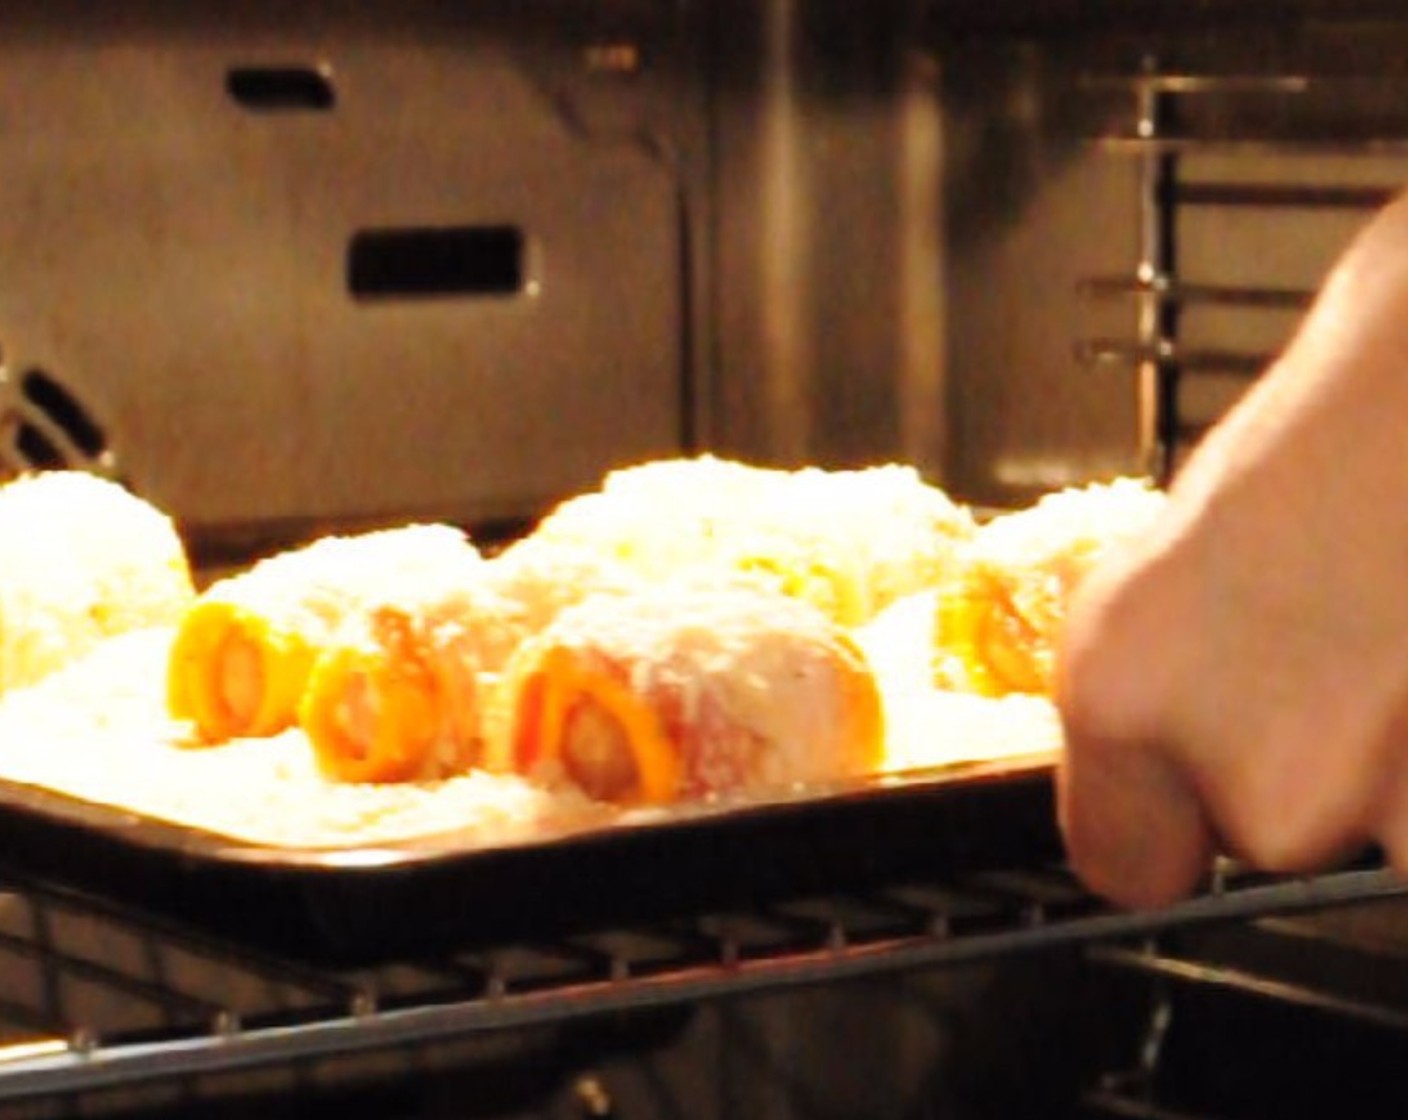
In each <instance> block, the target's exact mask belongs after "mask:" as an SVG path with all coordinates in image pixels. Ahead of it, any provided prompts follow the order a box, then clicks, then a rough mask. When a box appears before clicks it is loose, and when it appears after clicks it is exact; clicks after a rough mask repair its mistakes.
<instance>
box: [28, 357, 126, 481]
mask: <svg viewBox="0 0 1408 1120" xmlns="http://www.w3.org/2000/svg"><path fill="white" fill-rule="evenodd" d="M115 466H116V464H115V460H114V458H113V455H112V450H111V448H110V447H109V446H108V440H107V435H106V433H105V432H104V431H103V428H102V426H101V425H100V424H99V423H98V421H97V420H96V419H95V418H94V416H93V414H92V413H91V411H90V410H89V409H88V408H87V407H85V405H84V404H83V402H82V401H81V400H80V399H79V398H78V397H77V396H76V395H75V394H74V393H73V392H72V391H71V390H70V389H68V388H67V387H66V386H64V385H63V384H62V383H61V382H60V381H58V380H56V379H55V378H54V377H53V376H51V375H50V374H49V373H47V372H45V371H44V370H42V369H37V368H30V369H26V370H23V371H22V372H20V373H18V374H10V373H9V372H8V371H7V370H5V369H4V368H3V367H0V469H3V471H4V472H5V473H7V474H17V473H21V472H23V471H29V470H61V469H78V470H98V471H101V472H102V473H105V474H112V473H113V472H114V470H115Z"/></svg>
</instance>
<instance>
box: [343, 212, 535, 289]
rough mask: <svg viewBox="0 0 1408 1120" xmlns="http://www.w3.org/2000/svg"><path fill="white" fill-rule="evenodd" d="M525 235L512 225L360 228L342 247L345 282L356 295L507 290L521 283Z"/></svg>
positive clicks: (521, 286) (520, 285)
mask: <svg viewBox="0 0 1408 1120" xmlns="http://www.w3.org/2000/svg"><path fill="white" fill-rule="evenodd" d="M523 258H524V237H523V231H522V230H521V229H519V228H517V227H516V226H461V227H453V228H445V229H419V228H413V229H376V230H364V231H362V232H360V233H358V234H357V235H356V236H355V237H353V238H352V243H351V245H350V246H349V247H348V251H347V287H348V290H349V291H350V292H351V293H352V295H353V296H355V297H356V298H358V299H398V298H400V299H406V298H417V297H421V298H423V297H434V296H510V295H515V294H517V293H518V292H520V291H522V290H523V286H524V260H523Z"/></svg>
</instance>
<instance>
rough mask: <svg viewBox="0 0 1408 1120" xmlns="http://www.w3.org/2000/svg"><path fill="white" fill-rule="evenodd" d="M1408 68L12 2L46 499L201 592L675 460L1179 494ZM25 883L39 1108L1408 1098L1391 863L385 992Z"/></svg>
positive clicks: (1376, 148) (1270, 26) (1272, 46)
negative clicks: (164, 525)
mask: <svg viewBox="0 0 1408 1120" xmlns="http://www.w3.org/2000/svg"><path fill="white" fill-rule="evenodd" d="M1406 48H1408V20H1405V19H1404V17H1403V15H1402V13H1401V11H1400V10H1399V8H1398V7H1397V6H1396V5H1394V4H1391V3H1377V4H1375V3H1356V2H1349V0H1342V2H1339V3H1331V2H1329V0H1326V2H1323V3H1316V2H1313V0H1299V2H1292V0H1286V2H1282V3H1272V2H1269V0H1244V2H1242V3H1232V2H1214V0H1204V2H1202V3H1198V4H1181V5H1175V4H1167V3H1160V2H1155V0H1124V2H1121V3H1116V2H1113V0H1088V2H1086V3H1074V2H1064V0H1063V2H1059V3H1051V2H1048V3H1037V2H1027V0H986V2H985V3H981V4H979V3H972V2H969V0H953V2H938V0H879V2H876V3H872V4H866V5H856V4H847V3H840V2H836V0H768V2H765V3H743V2H742V0H719V2H706V0H681V2H672V3H664V2H659V0H611V2H591V3H589V2H585V0H517V2H509V0H487V2H481V3H476V4H473V5H467V4H452V3H446V2H432V0H407V2H403V3H399V4H395V5H391V4H375V3H373V4H363V5H355V6H354V5H319V6H316V7H314V6H311V5H308V6H298V7H291V6H286V5H275V4H268V3H256V2H253V0H243V2H241V0H213V2H209V3H202V4H179V3H174V2H161V0H141V2H139V0H118V2H116V3H112V4H106V5H103V6H102V8H101V10H99V9H97V8H94V7H92V6H90V5H85V4H82V3H79V2H78V0H57V2H48V3H39V2H37V0H16V2H15V3H11V4H8V5H7V6H6V34H5V35H4V36H3V37H0V168H3V173H0V262H3V268H0V361H3V366H2V367H0V465H3V466H4V467H5V468H6V469H7V470H21V469H26V468H31V467H52V466H82V467H87V468H89V469H94V470H98V471H101V472H104V473H107V474H110V475H112V476H114V477H117V478H120V479H122V480H124V481H126V482H127V483H129V484H130V485H131V486H133V488H134V489H136V490H138V491H139V492H140V493H143V494H145V495H147V496H149V497H151V498H152V499H153V500H155V501H157V502H158V503H160V504H161V505H163V506H164V507H165V508H167V509H169V510H171V511H172V512H173V514H174V515H175V516H176V517H177V519H178V520H179V521H180V522H181V524H182V527H183V528H184V529H185V530H186V532H187V534H188V536H189V538H190V540H191V541H192V542H193V545H194V547H196V549H197V550H198V554H199V555H201V556H203V557H205V558H208V559H209V560H211V562H219V561H222V560H226V559H229V558H232V557H233V558H243V557H248V556H250V555H253V554H255V553H256V552H257V551H258V550H260V549H263V548H267V547H269V546H271V545H272V544H274V543H277V542H284V541H288V540H293V539H297V538H300V537H305V536H307V535H309V534H311V533H313V532H321V531H326V530H328V529H339V528H348V527H354V526H361V525H367V524H375V523H382V522H389V521H394V520H401V519H406V518H410V517H431V516H433V517H444V518H449V519H454V520H458V521H461V522H463V523H465V524H468V525H472V526H474V527H475V528H476V529H477V530H479V531H481V532H484V533H486V534H487V533H494V532H500V531H503V532H511V531H512V530H513V527H514V526H521V525H522V524H523V523H525V522H526V521H528V520H530V519H531V518H532V517H534V516H535V515H536V514H538V513H539V512H541V511H542V510H543V509H545V508H546V507H547V506H548V505H550V504H551V503H552V502H553V501H554V500H556V499H557V498H559V497H561V496H563V495H565V494H567V493H570V492H572V491H573V490H575V489H578V488H580V487H583V486H585V485H587V484H589V483H591V482H593V481H594V480H595V479H596V478H597V477H598V476H599V475H600V474H601V473H602V472H603V471H604V470H606V469H608V468H610V467H612V466H616V465H621V464H624V463H627V462H631V461H635V460H638V459H641V458H643V457H647V456H652V455H660V454H669V453H674V452H682V451H695V450H713V451H717V452H719V453H722V454H732V455H738V456H742V457H747V458H750V459H754V460H758V461H763V462H773V463H780V464H800V463H804V462H817V463H822V464H826V465H838V466H842V465H855V464H860V463H867V462H874V461H884V460H903V461H907V462H912V463H914V464H916V465H917V466H919V467H920V468H921V469H923V470H924V471H925V473H926V474H928V475H929V476H931V477H933V478H934V479H936V480H938V481H940V482H942V483H943V484H944V485H945V486H947V487H948V488H949V489H950V490H951V491H952V492H953V493H954V494H955V495H957V496H959V497H961V498H963V499H964V500H967V501H970V502H973V503H975V504H977V505H982V506H990V507H994V508H1001V507H1003V506H1009V505H1012V504H1015V503H1018V502H1022V501H1024V500H1027V499H1029V498H1031V497H1032V496H1034V495H1036V494H1038V493H1040V492H1043V491H1045V490H1048V489H1051V488H1054V487H1058V486H1061V485H1067V484H1070V483H1074V482H1079V481H1084V480H1087V479H1091V478H1096V477H1102V476H1108V475H1111V474H1117V473H1148V474H1150V475H1151V476H1153V477H1155V478H1158V479H1161V480H1162V479H1167V478H1168V477H1170V476H1171V475H1172V474H1173V473H1174V472H1176V470H1177V469H1178V465H1179V463H1180V462H1181V461H1182V458H1183V456H1184V455H1186V453H1187V451H1188V450H1189V449H1190V448H1191V447H1192V446H1194V445H1195V444H1196V442H1197V440H1198V438H1199V436H1200V435H1201V433H1202V432H1203V431H1205V430H1206V428H1207V426H1208V425H1209V424H1211V423H1212V422H1214V421H1215V419H1216V418H1217V416H1218V415H1220V414H1221V412H1222V411H1223V410H1225V409H1226V408H1227V407H1228V405H1229V404H1230V403H1231V402H1233V401H1235V400H1236V398H1237V397H1238V395H1239V394H1240V393H1241V392H1242V391H1243V390H1244V389H1245V388H1246V386H1247V385H1248V384H1249V383H1250V382H1251V381H1252V380H1253V379H1254V378H1255V377H1256V376H1257V375H1258V374H1259V373H1260V372H1261V371H1262V370H1264V369H1265V368H1266V366H1267V365H1268V364H1269V363H1270V362H1272V361H1274V359H1275V355H1276V352H1277V350H1278V349H1279V347H1280V346H1281V345H1283V343H1284V342H1285V340H1286V338H1287V337H1288V336H1289V334H1290V332H1292V331H1293V330H1294V329H1295V324H1296V322H1297V320H1298V318H1299V316H1300V315H1301V314H1302V312H1303V310H1304V308H1305V307H1306V305H1307V303H1308V302H1309V300H1310V299H1311V297H1312V294H1313V292H1314V290H1315V288H1316V285H1317V284H1318V282H1319V280H1320V278H1321V277H1322V276H1323V274H1324V271H1325V269H1326V268H1327V267H1328V265H1329V263H1330V262H1331V260H1332V259H1333V257H1334V255H1335V253H1336V251H1337V250H1338V249H1339V247H1340V246H1342V245H1343V244H1344V243H1345V241H1346V239H1347V238H1348V237H1350V236H1351V235H1352V233H1353V231H1354V229H1355V228H1356V226H1357V225H1358V224H1359V223H1360V222H1362V221H1363V220H1364V218H1365V217H1366V215H1367V214H1369V213H1370V212H1371V211H1372V209H1373V208H1374V207H1376V206H1378V205H1380V204H1381V203H1382V202H1383V201H1385V200H1386V199H1387V198H1389V197H1390V196H1391V195H1392V194H1393V193H1394V192H1395V191H1396V190H1397V189H1398V186H1399V184H1400V183H1402V182H1403V181H1404V179H1405V178H1408V174H1406V172H1408V97H1405V96H1404V94H1405V93H1408V64H1405V62H1404V60H1405V59H1408V49H1406ZM1003 826H1004V822H1003V820H1002V819H1000V816H997V815H995V816H994V817H993V819H991V820H989V821H986V822H985V823H984V824H983V825H982V827H985V828H990V829H992V830H993V831H995V832H1000V831H1001V830H1002V828H1003ZM4 884H5V888H6V890H5V893H4V894H3V896H0V976H3V978H4V983H3V984H0V1032H2V1037H3V1043H4V1044H3V1046H0V1114H4V1115H11V1114H13V1115H17V1116H30V1115H36V1116H50V1115H54V1116H68V1115H80V1116H89V1115H122V1114H136V1113H143V1114H148V1113H161V1114H170V1115H189V1114H192V1111H193V1110H199V1113H200V1114H201V1115H247V1114H249V1113H251V1112H253V1111H255V1110H256V1109H257V1110H259V1111H262V1112H264V1113H265V1114H271V1115H284V1114H288V1115H293V1114H294V1113H295V1112H296V1113H299V1114H307V1113H308V1112H310V1111H314V1112H317V1111H320V1110H326V1111H327V1112H328V1113H329V1114H331V1113H332V1112H333V1111H334V1110H337V1111H339V1112H341V1111H346V1110H347V1109H348V1108H356V1107H359V1106H361V1107H365V1106H367V1105H368V1104H369V1103H370V1104H371V1106H372V1108H373V1110H374V1111H378V1112H380V1113H381V1114H383V1115H399V1116H450V1115H454V1116H505V1117H508V1116H529V1115H534V1116H561V1117H607V1116H621V1117H627V1116H682V1117H683V1116H688V1117H714V1116H718V1117H724V1116H729V1117H735V1116H769V1117H797V1118H803V1117H818V1118H821V1117H851V1116H856V1117H860V1116H882V1115H883V1116H910V1117H931V1116H959V1117H966V1116H1013V1115H1032V1116H1036V1115H1040V1116H1059V1115H1072V1116H1087V1115H1088V1116H1145V1117H1150V1118H1155V1117H1192V1116H1207V1117H1232V1116H1246V1117H1261V1116H1273V1115H1274V1116H1285V1115H1325V1114H1344V1113H1346V1112H1348V1113H1352V1114H1355V1115H1401V1113H1402V1109H1403V1107H1404V1105H1405V1103H1408V1102H1405V1100H1404V1095H1405V1091H1404V1089H1403V1087H1402V1086H1403V1079H1402V1078H1401V1076H1399V1075H1398V1073H1397V1069H1398V1059H1397V1053H1398V1048H1399V1047H1400V1046H1401V1042H1402V1032H1403V1030H1404V1028H1405V1026H1408V971H1405V969H1404V960H1405V957H1408V934H1405V931H1408V917H1405V915H1404V912H1403V904H1402V903H1401V901H1400V888H1399V886H1398V884H1397V881H1396V880H1395V879H1394V878H1393V877H1392V876H1391V875H1389V874H1388V873H1386V872H1385V871H1384V870H1383V869H1382V868H1380V867H1379V866H1378V865H1377V864H1376V863H1375V861H1374V860H1373V859H1372V858H1370V859H1368V860H1366V862H1364V863H1363V864H1362V865H1355V866H1351V867H1347V868H1344V869H1341V870H1339V871H1336V872H1334V873H1330V874H1327V875H1324V876H1319V877H1314V878H1311V879H1303V880H1301V879H1297V880H1274V879H1273V880H1266V879H1259V878H1257V877H1254V876H1247V875H1242V874H1239V873H1237V872H1236V871H1235V870H1228V871H1227V873H1226V875H1225V876H1219V877H1218V878H1217V879H1216V880H1215V881H1213V882H1211V883H1209V884H1208V887H1207V889H1206V891H1204V892H1203V893H1201V894H1200V895H1199V896H1198V897H1196V898H1195V899H1192V900H1190V901H1189V902H1188V903H1187V904H1184V905H1182V906H1179V907H1175V908H1173V909H1172V910H1170V911H1167V912H1164V913H1160V914H1155V915H1128V914H1114V913H1110V912H1108V911H1106V910H1105V909H1104V908H1103V907H1101V906H1100V905H1099V904H1098V902H1096V901H1095V900H1093V899H1091V898H1089V897H1087V896H1086V895H1085V894H1084V893H1083V892H1082V891H1081V889H1080V888H1079V886H1078V885H1077V884H1075V883H1074V882H1072V881H1071V879H1070V878H1069V876H1067V875H1066V874H1065V873H1064V872H1063V870H1062V869H1061V868H1060V866H1059V860H1054V859H1051V860H1045V859H1044V860H1041V861H1031V862H1030V863H1019V864H1018V865H1016V866H1011V867H994V868H985V869H982V870H981V872H968V871H965V872H964V873H962V874H953V875H946V874H941V873H938V872H935V873H934V874H932V875H930V876H929V877H927V878H922V879H919V880H913V879H906V880H905V881H902V882H894V883H890V884H882V885H879V886H876V885H874V884H871V885H869V886H868V887H867V889H866V890H865V891H863V892H852V891H846V890H836V891H828V890H826V889H812V890H811V891H810V892H809V893H808V895H807V897H804V898H795V899H788V900H786V902H785V904H782V905H778V904H775V903H773V902H770V903H769V904H768V905H767V906H761V907H757V908H737V909H735V908H730V909H729V910H727V911H726V912H715V911H708V912H701V913H697V914H693V915H687V916H683V917H681V918H680V920H679V921H672V922H670V923H667V924H666V925H665V926H663V927H662V926H660V925H657V924H649V925H645V926H634V925H629V924H627V925H623V926H622V927H621V928H615V927H612V926H611V924H610V923H606V924H598V925H594V926H593V927H592V928H590V929H585V930H583V931H581V932H580V934H577V935H574V936H571V937H567V938H561V939H553V940H552V941H550V942H548V943H544V944H517V943H515V944H509V945H503V946H493V947H489V948H482V947H479V948H476V949H475V950H474V951H473V952H465V953H437V954H433V955H429V956H427V957H425V958H424V959H422V958H414V959H406V960H404V961H397V962H394V963H391V964H384V965H381V966H379V967H376V968H366V969H345V968H328V967H319V966H315V965H309V964H307V963H304V962H299V961H295V960H291V959H287V958H284V957H281V956H277V955H271V954H268V953H266V952H263V951H260V950H257V949H254V948H251V947H250V946H248V945H245V944H242V943H241V941H240V939H239V937H238V933H239V928H238V926H239V923H238V917H237V916H236V915H232V916H231V926H230V929H229V930H228V931H226V934H225V935H224V936H216V937H212V936H210V935H209V934H208V933H207V932H196V931H193V930H190V929H186V928H182V927H179V926H173V925H171V924H170V923H168V922H164V921H162V920H161V919H158V918H156V917H154V916H153V915H151V914H148V913H145V912H142V911H139V910H134V909H132V908H130V907H125V906H123V905H122V904H121V901H120V900H117V901H114V900H112V899H100V898H97V897H93V896H91V895H88V894H80V893H76V892H74V891H72V890H70V889H68V888H66V887H65V886H63V885H61V884H56V883H53V882H47V881H43V880H38V879H34V878H32V877H30V876H28V875H26V873H25V870H24V869H23V868H21V867H14V868H8V867H7V869H6V870H5V872H4Z"/></svg>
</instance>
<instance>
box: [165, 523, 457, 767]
mask: <svg viewBox="0 0 1408 1120" xmlns="http://www.w3.org/2000/svg"><path fill="white" fill-rule="evenodd" d="M483 562H484V561H483V558H482V557H481V556H480V554H479V552H478V550H477V549H476V548H475V546H474V545H473V544H472V543H471V542H470V541H469V540H468V539H467V538H466V537H465V535H464V534H463V533H462V532H461V531H460V530H458V529H454V528H451V527H450V526H448V525H434V524H426V525H406V526H402V527H399V528H395V529H384V530H379V531H376V532H370V533H363V534H360V535H357V536H347V537H324V538H322V539H321V540H318V541H315V542H314V543H312V544H310V545H306V546H304V547H302V548H297V549H292V550H289V551H287V552H281V553H278V554H276V555H274V556H270V557H268V558H266V559H264V560H261V561H259V562H258V563H256V564H255V565H254V566H253V567H251V568H249V569H247V570H246V571H243V572H240V573H238V574H236V575H232V576H228V577H226V578H225V579H222V580H218V581H216V582H215V583H213V584H211V585H210V586H209V587H208V588H206V589H205V590H204V591H203V592H201V594H200V595H199V597H198V598H197V599H196V600H195V601H194V602H193V603H192V604H191V605H190V607H189V609H187V610H186V611H185V612H184V614H183V615H182V617H181V619H180V621H179V625H178V628H177V632H176V638H175V641H174V643H173V645H172V649H171V657H170V661H169V665H168V670H167V703H168V705H169V707H170V710H171V714H172V715H174V716H176V717H177V718H180V719H190V720H193V721H194V723H195V725H196V728H197V730H198V731H199V732H200V734H201V735H202V736H203V737H204V738H205V739H206V740H208V741H210V742H222V741H224V740H227V739H232V738H237V737H242V736H262V735H273V734H276V733H278V732H279V731H282V730H283V729H284V728H286V727H289V726H291V725H292V724H293V723H294V721H295V718H296V714H297V710H298V704H299V701H300V700H301V699H302V696H303V690H304V687H305V685H306V684H307V680H308V674H309V672H310V671H311V670H312V667H313V661H314V658H315V657H316V655H317V653H318V650H319V649H320V648H321V647H322V646H323V645H324V644H326V642H327V641H328V640H329V639H330V638H331V636H332V635H333V634H334V633H335V632H336V630H337V629H338V627H339V626H340V625H341V624H342V623H343V622H344V620H345V619H346V618H347V617H348V616H349V614H351V613H352V612H354V611H355V610H357V609H358V608H359V606H360V605H361V604H363V603H364V602H365V601H366V600H367V599H368V598H370V597H376V598H383V597H384V596H385V595H386V594H387V591H388V589H396V588H402V587H412V586H415V585H416V583H417V582H418V581H421V580H424V579H430V578H434V579H445V578H446V576H445V574H444V573H445V572H446V571H447V570H448V571H450V572H454V573H456V574H464V575H465V577H466V578H469V577H471V576H472V574H473V572H474V571H475V569H477V568H478V566H480V565H482V564H483Z"/></svg>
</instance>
